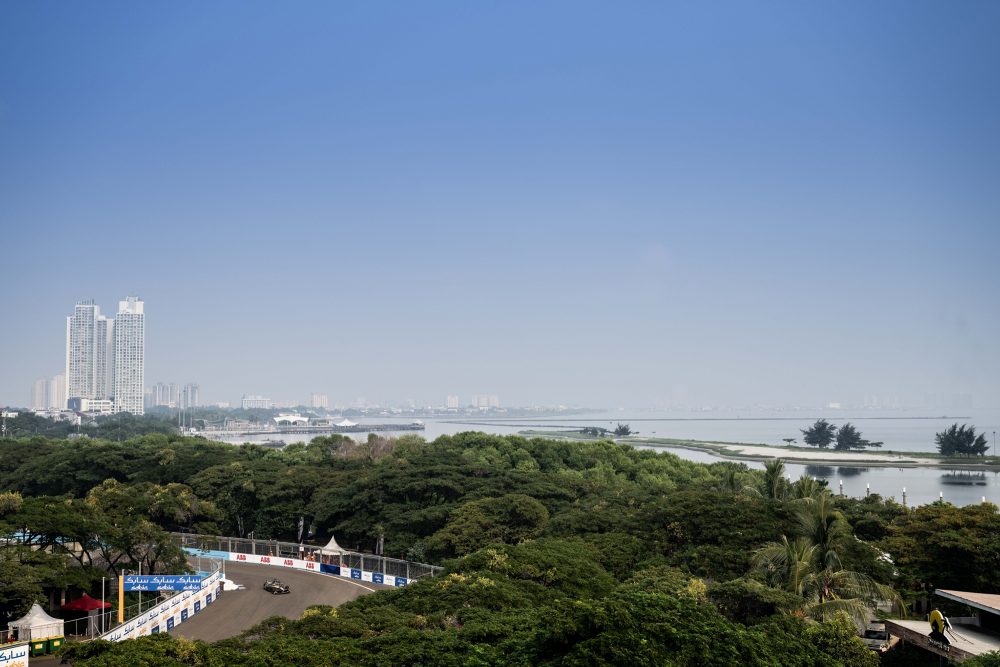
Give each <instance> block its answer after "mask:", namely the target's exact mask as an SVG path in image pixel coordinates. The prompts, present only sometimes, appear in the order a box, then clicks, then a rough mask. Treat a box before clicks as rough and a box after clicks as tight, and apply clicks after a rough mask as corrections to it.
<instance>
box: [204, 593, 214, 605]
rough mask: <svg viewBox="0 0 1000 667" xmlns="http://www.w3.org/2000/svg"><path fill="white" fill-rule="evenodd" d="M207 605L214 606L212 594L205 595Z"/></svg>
mask: <svg viewBox="0 0 1000 667" xmlns="http://www.w3.org/2000/svg"><path fill="white" fill-rule="evenodd" d="M205 604H206V605H209V604H212V594H211V593H206V594H205Z"/></svg>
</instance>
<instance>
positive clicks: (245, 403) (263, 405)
mask: <svg viewBox="0 0 1000 667" xmlns="http://www.w3.org/2000/svg"><path fill="white" fill-rule="evenodd" d="M240 406H241V407H242V408H243V409H244V410H270V409H271V399H270V398H264V397H263V396H247V395H244V396H243V399H242V400H241V401H240Z"/></svg>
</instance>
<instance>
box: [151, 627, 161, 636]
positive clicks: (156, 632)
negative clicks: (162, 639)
mask: <svg viewBox="0 0 1000 667" xmlns="http://www.w3.org/2000/svg"><path fill="white" fill-rule="evenodd" d="M149 633H150V634H152V635H158V634H160V626H158V625H154V626H153V629H152V630H150V631H149Z"/></svg>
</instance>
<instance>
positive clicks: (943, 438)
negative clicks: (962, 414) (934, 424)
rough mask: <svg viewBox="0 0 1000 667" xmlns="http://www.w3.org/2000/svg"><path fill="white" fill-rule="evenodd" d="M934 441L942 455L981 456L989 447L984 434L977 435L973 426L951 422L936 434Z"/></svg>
mask: <svg viewBox="0 0 1000 667" xmlns="http://www.w3.org/2000/svg"><path fill="white" fill-rule="evenodd" d="M934 441H935V442H937V447H938V452H940V453H941V454H942V455H944V456H956V455H961V456H982V455H984V454H985V453H986V452H987V450H988V449H989V444H987V442H986V436H985V435H984V434H982V433H980V434H979V435H978V436H977V435H976V429H975V427H973V426H967V425H966V424H962V425H961V426H959V425H958V424H957V423H955V424H952V425H951V426H949V427H948V428H946V429H945V430H943V431H941V432H940V433H938V434H936V435H935V436H934Z"/></svg>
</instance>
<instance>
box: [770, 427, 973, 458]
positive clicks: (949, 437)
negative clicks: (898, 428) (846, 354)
mask: <svg viewBox="0 0 1000 667" xmlns="http://www.w3.org/2000/svg"><path fill="white" fill-rule="evenodd" d="M801 433H802V440H803V441H804V442H805V443H806V444H807V445H810V446H813V447H819V448H820V449H826V448H827V447H829V446H830V445H833V448H834V449H836V450H852V449H866V448H869V447H881V446H882V445H883V444H885V443H883V442H881V441H877V442H873V441H871V440H866V439H864V438H862V437H861V431H859V430H858V429H857V427H855V426H854V425H853V424H851V423H850V422H847V423H845V424H843V425H842V426H840V428H837V427H836V426H834V425H833V424H831V423H829V422H828V421H827V420H825V419H817V420H816V423H814V424H813V425H812V426H810V427H809V428H805V429H802V430H801ZM784 441H785V442H787V443H788V444H792V443H793V442H795V439H794V438H784ZM934 441H935V443H936V444H937V450H938V453H940V454H941V455H943V456H983V455H985V454H986V453H987V452H988V451H989V444H988V443H987V441H986V436H985V434H982V433H980V434H978V435H977V434H976V429H975V427H974V426H968V425H966V424H962V425H961V426H959V425H958V424H957V423H956V424H953V425H952V426H950V427H948V428H947V429H945V430H944V431H941V432H940V433H937V434H935V436H934Z"/></svg>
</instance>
